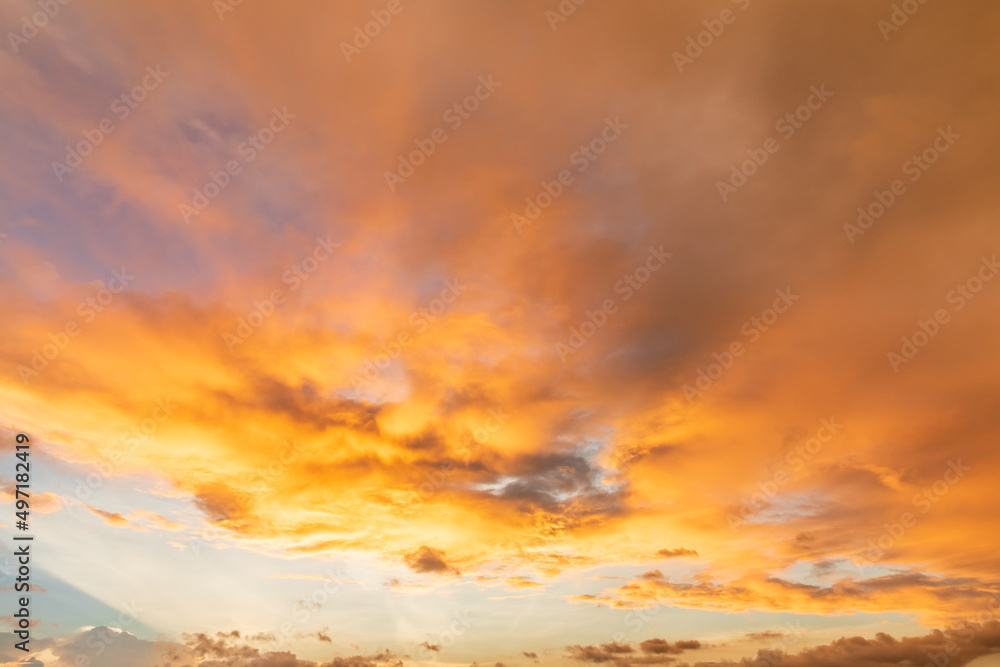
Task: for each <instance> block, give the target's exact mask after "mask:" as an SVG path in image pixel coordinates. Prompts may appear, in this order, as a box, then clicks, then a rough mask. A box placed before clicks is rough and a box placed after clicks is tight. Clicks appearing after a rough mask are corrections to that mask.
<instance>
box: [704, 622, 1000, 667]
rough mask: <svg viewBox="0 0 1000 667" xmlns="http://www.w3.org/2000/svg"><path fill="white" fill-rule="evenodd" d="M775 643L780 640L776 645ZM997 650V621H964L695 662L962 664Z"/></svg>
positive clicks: (727, 665) (839, 666) (828, 666)
mask: <svg viewBox="0 0 1000 667" xmlns="http://www.w3.org/2000/svg"><path fill="white" fill-rule="evenodd" d="M777 646H778V647H780V646H781V644H778V645H777ZM998 650H1000V623H998V622H997V621H990V622H989V623H987V624H985V625H982V624H976V623H967V624H965V625H963V626H961V627H957V628H952V629H948V630H934V631H933V632H931V633H929V634H926V635H923V636H919V637H904V638H902V639H896V638H894V637H892V636H891V635H888V634H885V633H882V632H880V633H878V634H876V635H875V637H874V638H873V639H865V638H864V637H843V638H841V639H838V640H836V641H834V642H831V643H830V644H826V645H823V646H814V647H811V648H806V649H803V650H802V651H800V652H798V653H795V654H789V653H787V652H785V651H783V650H780V648H776V649H762V650H761V651H759V652H758V653H757V655H756V658H746V659H744V660H743V661H742V662H733V661H728V660H727V661H721V662H699V663H697V665H698V667H736V666H737V665H745V664H747V663H751V664H753V663H756V662H760V661H764V662H766V663H767V664H769V665H774V666H775V667H817V666H823V667H884V666H885V665H925V664H939V665H948V666H949V667H962V666H963V665H966V664H968V663H969V662H971V661H972V660H974V659H976V658H978V657H980V656H983V655H988V654H991V653H995V652H997V651H998Z"/></svg>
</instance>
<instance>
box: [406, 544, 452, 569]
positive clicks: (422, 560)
mask: <svg viewBox="0 0 1000 667" xmlns="http://www.w3.org/2000/svg"><path fill="white" fill-rule="evenodd" d="M403 562H404V563H406V565H407V566H408V567H409V568H410V569H411V570H413V571H414V572H419V573H425V572H451V571H454V568H452V567H450V566H449V565H448V563H446V562H445V561H444V552H442V551H438V550H437V549H432V548H431V547H428V546H421V547H420V548H419V549H417V550H416V551H412V552H410V553H406V554H403Z"/></svg>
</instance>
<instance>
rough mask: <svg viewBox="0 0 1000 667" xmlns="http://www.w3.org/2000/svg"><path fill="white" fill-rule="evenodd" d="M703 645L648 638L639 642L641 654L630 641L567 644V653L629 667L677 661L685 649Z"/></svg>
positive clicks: (619, 666)
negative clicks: (677, 657) (677, 656)
mask: <svg viewBox="0 0 1000 667" xmlns="http://www.w3.org/2000/svg"><path fill="white" fill-rule="evenodd" d="M701 647H702V645H701V642H699V641H697V640H681V641H677V642H674V643H670V642H668V641H667V640H665V639H658V638H653V639H647V640H645V641H642V642H639V649H640V651H641V653H642V655H639V654H638V653H637V652H636V650H635V648H634V647H633V646H632V645H631V644H628V643H620V642H609V643H606V644H600V645H589V646H580V645H576V646H567V647H566V651H567V655H568V656H569V657H571V658H573V659H574V660H579V661H580V662H589V663H594V664H601V663H606V662H607V663H612V664H614V665H616V666H618V667H629V666H630V665H661V664H671V663H675V662H676V660H677V659H676V658H674V657H672V656H675V655H680V654H681V653H684V652H685V651H689V650H696V649H700V648H701Z"/></svg>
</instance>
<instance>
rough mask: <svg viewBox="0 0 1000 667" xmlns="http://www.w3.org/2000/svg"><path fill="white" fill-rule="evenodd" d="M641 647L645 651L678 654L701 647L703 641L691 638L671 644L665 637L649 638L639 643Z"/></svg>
mask: <svg viewBox="0 0 1000 667" xmlns="http://www.w3.org/2000/svg"><path fill="white" fill-rule="evenodd" d="M639 648H640V649H642V651H643V653H655V654H661V653H670V654H677V653H683V652H684V651H687V650H692V649H699V648H701V642H699V641H697V640H694V639H691V640H681V641H678V642H674V643H673V644H671V643H670V642H668V641H666V640H665V639H647V640H646V641H644V642H640V643H639Z"/></svg>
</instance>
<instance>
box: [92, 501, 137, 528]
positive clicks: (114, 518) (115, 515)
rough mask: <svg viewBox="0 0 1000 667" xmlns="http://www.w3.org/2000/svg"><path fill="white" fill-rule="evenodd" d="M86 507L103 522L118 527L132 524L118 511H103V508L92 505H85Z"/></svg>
mask: <svg viewBox="0 0 1000 667" xmlns="http://www.w3.org/2000/svg"><path fill="white" fill-rule="evenodd" d="M86 508H87V509H88V510H90V511H91V512H92V513H93V514H96V515H97V516H99V517H101V518H102V519H104V522H105V523H107V524H108V525H109V526H115V527H118V528H124V527H130V526H131V525H132V524H131V523H130V522H129V520H128V519H126V518H125V517H124V516H122V515H121V513H119V512H105V511H104V510H100V509H97V508H96V507H94V506H92V505H86Z"/></svg>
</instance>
